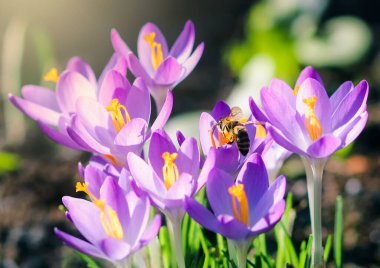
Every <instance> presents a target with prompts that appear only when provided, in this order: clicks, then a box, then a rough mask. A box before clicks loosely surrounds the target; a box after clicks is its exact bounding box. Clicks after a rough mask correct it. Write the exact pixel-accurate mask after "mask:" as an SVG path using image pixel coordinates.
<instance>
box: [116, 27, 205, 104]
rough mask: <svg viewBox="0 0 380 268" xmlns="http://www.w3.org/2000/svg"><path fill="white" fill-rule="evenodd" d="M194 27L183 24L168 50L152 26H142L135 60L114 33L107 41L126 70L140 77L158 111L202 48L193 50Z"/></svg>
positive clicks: (195, 60)
mask: <svg viewBox="0 0 380 268" xmlns="http://www.w3.org/2000/svg"><path fill="white" fill-rule="evenodd" d="M194 40H195V32H194V24H193V23H192V22H191V21H187V22H186V24H185V27H184V28H183V30H182V32H181V34H180V35H179V37H178V38H177V40H176V41H175V43H174V45H173V46H172V48H171V49H170V51H169V50H168V45H167V43H166V39H165V37H164V36H163V34H162V33H161V31H160V29H159V28H158V27H157V26H156V25H154V24H153V23H147V24H145V25H144V26H143V27H142V29H141V30H140V34H139V37H138V42H137V50H138V58H137V57H136V56H135V55H134V54H133V53H132V52H131V51H130V49H129V48H128V46H127V45H126V44H125V42H124V41H123V40H122V39H121V37H120V35H119V34H118V32H117V31H116V30H112V33H111V41H112V44H113V47H114V49H115V51H116V52H117V53H119V54H120V55H122V56H124V57H125V58H126V59H127V60H128V64H129V68H130V69H131V72H132V73H133V74H134V75H135V76H136V77H142V78H143V79H144V81H145V83H146V84H147V86H148V88H149V89H150V92H151V94H152V96H153V98H154V100H155V101H156V105H157V111H160V110H161V107H162V105H163V103H164V100H165V96H166V92H167V91H168V90H169V89H173V88H174V87H175V86H176V85H177V84H178V83H180V82H181V81H182V80H183V79H185V78H186V77H187V76H188V75H189V74H190V73H191V71H192V70H193V69H194V68H195V66H196V65H197V63H198V61H199V60H200V58H201V56H202V53H203V48H204V45H203V43H201V44H199V45H198V47H197V48H196V49H195V50H194V52H193V53H192V51H193V46H194Z"/></svg>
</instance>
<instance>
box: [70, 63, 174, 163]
mask: <svg viewBox="0 0 380 268" xmlns="http://www.w3.org/2000/svg"><path fill="white" fill-rule="evenodd" d="M103 85H104V86H102V87H101V88H100V91H99V100H98V101H97V100H94V99H92V98H86V97H81V98H79V99H78V100H77V101H76V107H75V108H76V109H75V114H73V115H72V116H71V120H70V122H69V123H68V124H67V132H68V134H69V136H70V138H71V139H72V140H73V141H75V142H76V143H77V144H79V145H80V146H81V147H82V148H83V149H84V150H87V151H90V152H93V153H96V154H99V155H101V156H103V157H104V158H106V159H107V160H108V161H109V162H111V163H112V164H114V165H115V166H118V167H124V165H125V163H126V157H127V154H128V153H129V152H135V153H136V154H140V153H141V151H142V147H143V145H144V143H145V141H146V140H147V139H148V138H149V135H150V130H149V129H148V122H149V120H150V108H151V106H150V95H149V91H148V89H147V88H146V86H145V83H144V82H143V80H142V79H140V78H137V79H136V80H135V82H134V84H133V85H132V86H131V85H130V84H129V82H128V80H127V79H126V78H125V77H124V76H122V75H121V74H120V73H118V72H116V71H109V72H108V73H107V75H106V77H105V79H104V82H103ZM172 106H173V96H172V93H171V91H168V93H167V98H166V101H165V104H164V106H163V108H162V110H161V112H160V114H159V115H158V116H157V118H156V120H155V121H154V123H153V124H152V126H151V130H155V129H160V128H162V127H163V125H164V124H165V123H166V121H167V119H168V118H169V115H170V113H171V109H172Z"/></svg>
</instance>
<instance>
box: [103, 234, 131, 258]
mask: <svg viewBox="0 0 380 268" xmlns="http://www.w3.org/2000/svg"><path fill="white" fill-rule="evenodd" d="M100 247H101V249H102V251H103V252H104V253H105V254H106V256H107V257H108V258H109V259H111V260H116V261H117V260H121V259H123V258H125V257H127V256H128V255H129V253H130V250H131V247H130V245H128V243H126V242H124V241H122V240H117V239H114V238H107V239H104V240H103V241H102V242H101V244H100Z"/></svg>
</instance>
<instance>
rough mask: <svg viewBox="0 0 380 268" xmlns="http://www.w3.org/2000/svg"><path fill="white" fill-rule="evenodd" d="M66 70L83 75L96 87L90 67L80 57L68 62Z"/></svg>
mask: <svg viewBox="0 0 380 268" xmlns="http://www.w3.org/2000/svg"><path fill="white" fill-rule="evenodd" d="M66 70H68V71H71V72H77V73H80V74H81V75H83V76H84V77H85V78H86V79H87V80H88V81H89V82H90V83H91V84H92V85H94V86H95V87H96V86H97V82H96V77H95V74H94V71H93V70H92V68H91V66H90V65H89V64H88V63H87V62H85V61H84V60H82V59H81V58H80V57H73V58H71V59H70V60H69V62H68V63H67V66H66Z"/></svg>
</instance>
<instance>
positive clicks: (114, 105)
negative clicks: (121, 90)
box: [106, 99, 131, 133]
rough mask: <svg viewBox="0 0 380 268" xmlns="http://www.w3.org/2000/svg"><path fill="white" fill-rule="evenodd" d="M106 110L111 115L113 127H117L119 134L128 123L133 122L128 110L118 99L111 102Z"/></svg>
mask: <svg viewBox="0 0 380 268" xmlns="http://www.w3.org/2000/svg"><path fill="white" fill-rule="evenodd" d="M106 110H107V111H108V112H110V113H111V117H112V121H113V125H114V126H115V130H116V132H117V133H119V132H120V130H121V129H122V128H123V127H124V126H125V124H126V123H128V122H129V121H131V117H130V116H129V113H128V111H127V108H126V107H125V106H124V105H122V104H120V103H119V100H118V99H113V100H111V102H110V104H108V106H107V107H106Z"/></svg>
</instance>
